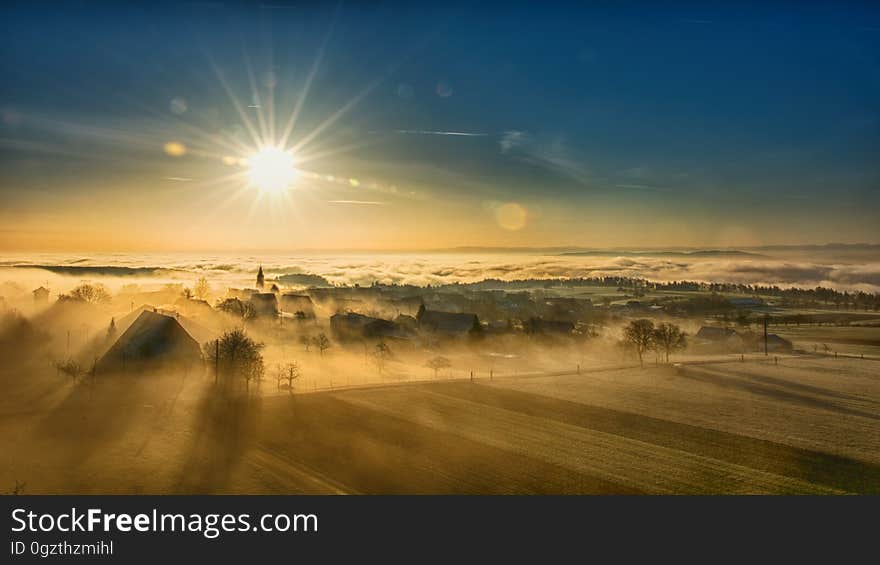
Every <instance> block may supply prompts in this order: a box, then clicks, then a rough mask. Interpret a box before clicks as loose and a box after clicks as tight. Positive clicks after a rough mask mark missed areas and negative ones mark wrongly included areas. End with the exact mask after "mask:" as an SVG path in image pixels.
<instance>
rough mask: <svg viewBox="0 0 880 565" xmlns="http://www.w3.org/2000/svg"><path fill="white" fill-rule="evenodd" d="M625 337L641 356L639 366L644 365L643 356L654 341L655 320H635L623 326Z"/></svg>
mask: <svg viewBox="0 0 880 565" xmlns="http://www.w3.org/2000/svg"><path fill="white" fill-rule="evenodd" d="M623 339H624V341H625V342H626V343H628V344H629V345H631V346H633V348H635V350H636V353H637V354H638V356H639V366H641V367H644V366H645V363H644V360H643V359H642V356H643V355H644V354H645V352H646V351H648V350H649V349H651V346H652V345H653V342H654V322H652V321H651V320H645V319H641V320H633V321H632V322H630V323H629V325H627V326H626V327H625V328H623Z"/></svg>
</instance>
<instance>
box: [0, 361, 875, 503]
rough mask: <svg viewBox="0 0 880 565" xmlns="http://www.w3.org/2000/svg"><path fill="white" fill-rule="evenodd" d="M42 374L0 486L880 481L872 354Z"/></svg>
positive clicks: (302, 488) (675, 488)
mask: <svg viewBox="0 0 880 565" xmlns="http://www.w3.org/2000/svg"><path fill="white" fill-rule="evenodd" d="M4 378H5V379H9V378H11V375H6V376H5V377H4ZM47 379H48V377H47ZM50 381H51V379H48V380H45V381H41V379H40V378H34V379H31V380H30V381H28V383H27V385H26V386H24V385H22V386H18V387H14V392H13V394H10V395H8V396H7V397H6V399H5V400H4V401H3V403H2V405H0V414H2V417H0V451H2V452H3V453H4V454H6V455H5V456H4V457H3V459H2V466H0V481H2V483H0V484H2V485H4V490H7V489H11V488H12V487H13V486H14V485H15V483H16V481H18V482H19V484H21V483H26V484H25V486H24V487H23V488H24V491H25V492H27V493H61V492H84V493H85V492H89V493H91V492H95V493H143V492H158V493H202V492H206V493H207V492H211V493H214V492H216V493H323V492H332V493H878V492H880V362H878V361H875V360H869V359H864V360H862V359H849V358H846V359H845V358H839V359H834V358H829V357H822V356H806V355H804V356H790V357H780V358H779V359H778V364H776V363H774V362H773V357H770V358H769V359H764V358H758V357H753V358H747V359H746V360H745V361H740V360H739V359H738V358H736V359H730V358H717V359H709V360H706V359H703V360H692V361H688V362H686V363H684V364H678V365H666V366H664V365H660V366H647V367H646V368H645V369H643V370H641V369H638V368H632V367H620V368H616V369H615V368H611V369H608V368H599V369H596V370H585V371H584V372H583V373H582V374H564V375H555V376H551V375H544V376H518V377H504V378H494V379H492V380H491V381H490V380H489V379H487V378H480V379H478V380H477V381H475V382H471V381H470V380H469V379H465V380H446V381H443V380H440V381H435V382H417V383H408V384H389V385H384V386H381V385H377V386H364V387H351V388H345V389H339V390H333V391H324V392H311V393H306V394H293V395H289V394H287V393H282V394H272V395H265V396H261V397H251V398H249V399H242V398H239V399H227V398H221V397H217V396H215V395H213V394H210V390H211V384H210V381H209V379H206V378H204V377H202V376H201V375H189V376H187V377H186V378H185V379H184V378H180V377H174V378H171V377H169V378H167V379H165V380H162V381H160V380H158V379H157V380H153V381H147V380H141V381H137V380H135V379H126V380H125V381H116V382H105V383H99V384H97V385H94V386H92V387H83V386H76V385H72V384H70V385H68V386H61V387H59V386H58V384H57V383H53V382H50ZM7 382H8V381H7ZM6 485H8V487H7V486H6Z"/></svg>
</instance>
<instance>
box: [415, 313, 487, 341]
mask: <svg viewBox="0 0 880 565" xmlns="http://www.w3.org/2000/svg"><path fill="white" fill-rule="evenodd" d="M416 320H418V322H419V329H420V330H422V331H423V332H428V333H434V334H442V335H447V336H463V335H466V334H467V333H468V332H469V331H471V330H472V329H473V328H476V327H478V326H479V325H480V319H479V318H478V317H477V315H476V314H467V313H459V312H441V311H439V310H427V309H426V310H421V311H420V312H419V315H418V316H417V317H416Z"/></svg>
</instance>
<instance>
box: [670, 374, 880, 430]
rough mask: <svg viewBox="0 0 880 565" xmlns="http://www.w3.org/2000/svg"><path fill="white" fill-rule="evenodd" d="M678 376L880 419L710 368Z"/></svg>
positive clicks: (879, 417)
mask: <svg viewBox="0 0 880 565" xmlns="http://www.w3.org/2000/svg"><path fill="white" fill-rule="evenodd" d="M678 376H680V377H684V378H686V379H691V380H694V381H699V382H703V383H709V384H714V385H716V386H720V387H722V388H731V389H739V390H744V391H746V392H750V393H752V394H757V395H760V396H766V397H768V398H772V399H774V400H783V401H786V402H790V403H792V404H800V405H802V406H810V407H813V408H821V409H823V410H828V411H829V412H836V413H838V414H845V415H847V416H860V417H862V418H869V419H871V420H880V415H878V414H873V413H871V412H865V411H863V410H856V409H855V408H849V407H847V406H840V405H838V404H835V403H834V402H831V401H829V400H823V399H820V398H815V397H813V396H807V395H805V394H799V393H796V392H791V391H787V390H780V389H779V388H776V387H774V386H766V385H763V384H760V383H755V382H747V381H743V380H741V377H729V376H727V375H723V374H719V373H716V372H714V371H710V370H708V369H703V368H696V367H682V368H681V369H680V370H679V371H678ZM753 380H754V379H753Z"/></svg>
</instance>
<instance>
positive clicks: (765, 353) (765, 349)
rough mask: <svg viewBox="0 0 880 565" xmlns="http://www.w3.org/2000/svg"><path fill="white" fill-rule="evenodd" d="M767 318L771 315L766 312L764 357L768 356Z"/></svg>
mask: <svg viewBox="0 0 880 565" xmlns="http://www.w3.org/2000/svg"><path fill="white" fill-rule="evenodd" d="M767 318H769V316H767V315H766V314H765V315H764V357H766V356H767Z"/></svg>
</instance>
